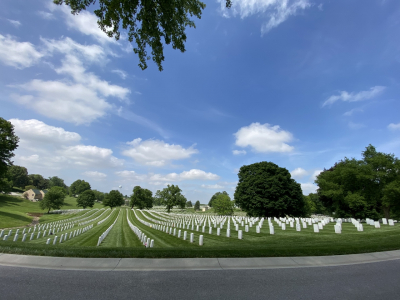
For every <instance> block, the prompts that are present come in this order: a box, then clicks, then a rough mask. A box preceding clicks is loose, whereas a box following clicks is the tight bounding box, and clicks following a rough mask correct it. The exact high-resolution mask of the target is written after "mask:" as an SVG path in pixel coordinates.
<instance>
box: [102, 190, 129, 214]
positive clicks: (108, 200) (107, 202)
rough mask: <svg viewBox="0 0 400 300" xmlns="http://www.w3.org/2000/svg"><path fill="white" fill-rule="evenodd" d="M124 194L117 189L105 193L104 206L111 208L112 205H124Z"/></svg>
mask: <svg viewBox="0 0 400 300" xmlns="http://www.w3.org/2000/svg"><path fill="white" fill-rule="evenodd" d="M124 203H125V200H124V195H122V194H121V192H120V191H118V190H112V191H110V192H109V193H108V194H106V195H105V197H104V200H103V205H104V206H109V207H110V208H111V209H112V208H113V207H117V206H121V205H124Z"/></svg>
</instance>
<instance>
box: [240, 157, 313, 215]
mask: <svg viewBox="0 0 400 300" xmlns="http://www.w3.org/2000/svg"><path fill="white" fill-rule="evenodd" d="M238 176H239V182H238V184H237V186H236V191H235V194H234V199H235V203H236V205H237V206H238V207H240V208H241V209H242V210H244V211H245V212H247V214H248V215H249V216H254V217H283V216H286V215H289V216H298V217H301V216H304V215H305V214H306V206H305V202H304V198H303V194H302V190H301V186H300V184H298V183H297V182H296V181H295V180H294V179H292V178H291V176H290V173H289V171H288V170H287V169H285V168H281V167H279V166H278V165H276V164H274V163H272V162H260V163H255V164H251V165H248V166H242V167H241V168H240V170H239V174H238Z"/></svg>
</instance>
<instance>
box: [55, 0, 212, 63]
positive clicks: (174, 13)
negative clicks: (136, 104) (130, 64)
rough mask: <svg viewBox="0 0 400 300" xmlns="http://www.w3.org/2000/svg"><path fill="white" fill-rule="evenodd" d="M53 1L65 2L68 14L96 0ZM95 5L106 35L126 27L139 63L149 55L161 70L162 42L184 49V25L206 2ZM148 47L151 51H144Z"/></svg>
mask: <svg viewBox="0 0 400 300" xmlns="http://www.w3.org/2000/svg"><path fill="white" fill-rule="evenodd" d="M53 2H54V3H55V4H58V5H62V4H66V5H68V6H69V7H70V8H71V13H72V14H78V13H79V12H81V11H82V10H86V8H87V7H89V6H90V5H92V4H94V3H95V2H96V0H54V1H53ZM98 4H99V8H98V9H96V10H94V13H95V15H96V16H97V17H98V21H97V23H98V24H99V27H100V29H101V30H102V31H104V32H105V33H106V34H107V35H108V36H109V37H114V38H115V39H116V40H119V38H120V36H121V29H120V28H121V27H122V29H125V30H127V34H128V40H129V42H131V43H132V42H135V43H136V46H135V47H134V48H133V51H134V52H135V54H137V55H138V56H139V61H140V63H139V67H140V68H141V69H142V70H145V69H146V68H147V62H146V61H147V60H149V59H151V58H152V59H153V61H154V62H155V63H156V64H157V66H158V69H159V70H160V71H162V69H163V68H162V62H163V61H164V52H163V50H164V46H163V43H165V44H166V45H169V44H171V43H172V48H173V49H178V50H180V51H181V52H185V42H186V32H185V30H186V27H194V28H195V27H196V26H195V24H194V22H193V20H191V17H193V16H194V17H197V18H199V19H200V18H201V13H202V10H203V9H204V8H205V7H206V5H205V4H204V3H203V2H201V1H199V0H168V1H164V0H153V1H146V0H137V1H125V0H98ZM148 48H151V54H150V53H148Z"/></svg>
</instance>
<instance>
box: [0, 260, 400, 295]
mask: <svg viewBox="0 0 400 300" xmlns="http://www.w3.org/2000/svg"><path fill="white" fill-rule="evenodd" d="M0 299H1V300H14V299H18V300H19V299H24V300H30V299H34V300H37V299H40V300H42V299H45V300H46V299H57V300H64V299H66V300H81V299H84V300H89V299H96V300H103V299H107V300H114V299H153V300H154V299H190V300H197V299H202V300H204V299H211V300H220V299H229V300H236V299H241V300H242V299H246V300H247V299H251V300H258V299H268V300H274V299H290V300H296V299H307V300H314V299H316V300H321V299H324V300H325V299H326V300H331V299H334V300H347V299H349V300H358V299H360V300H368V299H382V300H383V299H384V300H399V299H400V260H392V261H386V262H377V263H366V264H354V265H346V266H331V267H314V268H281V269H266V270H220V269H219V270H207V271H200V270H197V271H164V272H151V271H131V272H109V271H108V272H107V271H105V272H96V271H77V270H45V269H33V268H23V267H19V268H15V267H6V266H0Z"/></svg>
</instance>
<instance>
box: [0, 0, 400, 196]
mask: <svg viewBox="0 0 400 300" xmlns="http://www.w3.org/2000/svg"><path fill="white" fill-rule="evenodd" d="M205 3H206V5H207V7H206V9H205V10H204V12H203V15H202V18H201V20H198V19H196V20H195V23H196V27H197V28H196V29H188V30H187V37H188V38H187V42H186V52H185V53H181V52H179V51H176V50H173V49H172V47H171V46H165V48H164V54H165V61H164V63H163V68H164V71H162V72H159V71H158V69H157V66H156V65H155V64H154V63H153V62H152V61H149V64H148V65H149V67H148V69H146V70H145V71H142V70H141V69H140V68H139V67H138V58H137V57H136V55H135V54H134V53H133V51H132V48H133V45H130V44H129V43H128V41H127V40H126V38H125V36H124V35H122V38H121V40H120V41H118V42H116V41H115V40H113V39H111V38H108V37H107V36H106V35H105V34H104V33H103V32H102V31H101V30H100V29H98V28H97V23H96V17H95V16H94V14H92V13H91V11H92V10H89V11H86V12H83V13H81V14H79V15H78V16H73V15H71V14H70V12H69V10H68V8H67V7H65V6H56V5H54V4H52V2H51V1H47V0H46V1H22V0H13V1H11V0H9V1H2V3H1V4H0V7H1V9H0V101H1V103H0V116H1V117H3V118H5V119H7V120H10V121H11V122H12V123H13V124H14V126H15V131H16V134H17V135H18V136H19V137H20V139H21V141H20V146H19V148H18V149H17V150H16V156H15V159H14V162H15V164H17V165H22V166H25V167H27V168H28V172H29V173H30V174H34V173H39V174H42V175H43V176H45V177H49V176H59V177H61V178H63V179H64V180H65V182H66V183H67V184H71V183H72V182H73V181H74V180H76V179H84V180H86V181H88V182H89V183H90V184H91V186H92V188H94V189H98V190H100V191H103V192H108V191H110V190H112V189H117V188H118V186H119V185H122V188H121V191H122V193H123V194H127V195H130V194H131V193H132V189H133V187H134V186H136V185H140V186H142V187H144V188H148V189H150V190H152V191H153V192H155V191H156V190H158V189H162V188H164V187H165V186H166V185H167V184H178V185H179V187H181V189H182V190H183V193H184V194H185V195H186V197H187V198H188V199H189V200H192V201H196V200H200V202H201V203H208V201H209V199H210V197H211V196H212V195H213V194H214V193H215V192H217V191H223V190H226V191H227V192H228V193H229V194H230V195H231V196H232V197H233V193H234V190H235V186H236V183H237V180H238V178H237V173H238V170H239V168H240V167H241V166H243V165H248V164H252V163H255V162H260V161H272V162H274V163H276V164H278V165H279V166H281V167H285V168H287V169H288V170H289V171H290V172H291V174H292V177H293V178H295V179H296V181H297V182H299V183H301V185H302V189H303V193H304V194H306V195H307V194H308V193H310V192H314V191H315V189H316V186H315V185H314V184H313V181H314V177H315V175H316V174H318V173H319V172H320V171H321V170H323V169H324V168H330V167H331V166H332V165H333V164H334V163H335V162H337V161H339V160H340V159H343V158H344V157H345V156H346V157H356V158H360V157H361V152H362V151H363V150H364V148H365V147H366V146H368V144H372V145H374V146H375V147H376V148H377V150H378V151H383V152H386V153H394V154H395V155H396V156H399V152H400V151H399V150H400V113H399V111H400V104H399V100H398V95H399V92H400V86H399V79H400V77H399V67H400V36H399V34H398V33H399V32H400V2H399V1H396V0H386V1H384V0H381V1H378V0H376V1H372V0H371V1H361V0H359V1H350V0H336V1H311V0H291V1H289V0H251V1H250V0H234V1H233V7H232V9H231V10H226V9H224V4H223V1H222V3H221V2H220V1H215V0H213V1H205Z"/></svg>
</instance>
